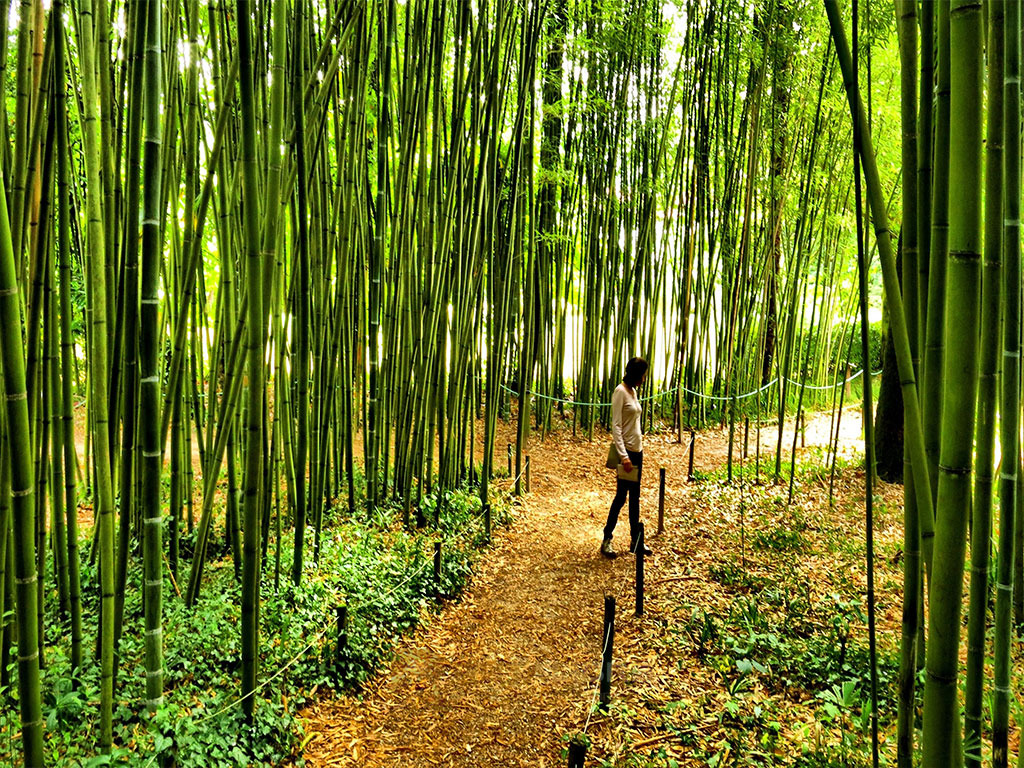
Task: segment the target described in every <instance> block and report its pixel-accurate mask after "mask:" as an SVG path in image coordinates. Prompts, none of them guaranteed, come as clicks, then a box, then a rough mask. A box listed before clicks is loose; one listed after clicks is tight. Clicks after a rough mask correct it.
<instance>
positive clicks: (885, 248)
mask: <svg viewBox="0 0 1024 768" xmlns="http://www.w3.org/2000/svg"><path fill="white" fill-rule="evenodd" d="M824 2H825V11H826V13H827V15H828V22H829V28H830V29H831V33H832V40H833V42H834V43H835V46H836V55H837V58H838V60H839V68H840V70H841V71H842V75H843V84H844V86H845V88H846V91H847V96H848V98H849V102H850V111H851V112H852V114H853V119H854V120H857V121H858V122H859V126H858V127H859V129H860V155H861V161H862V162H863V165H864V181H865V184H866V186H867V192H868V203H869V207H870V210H871V211H873V217H872V222H873V225H874V230H875V237H876V240H877V244H878V253H879V256H880V257H881V264H882V279H883V282H884V286H885V302H886V306H887V307H888V309H889V318H890V322H891V323H892V326H891V327H892V336H893V346H894V347H895V350H896V363H897V366H898V368H899V375H900V389H901V391H902V393H903V421H904V435H905V437H904V439H905V440H906V442H907V443H908V444H909V446H910V455H911V466H912V468H913V471H914V475H915V476H921V477H924V476H926V475H927V460H926V458H925V451H924V437H923V434H922V431H921V411H920V407H919V404H918V399H917V384H916V381H915V379H914V367H913V361H912V358H911V353H910V338H909V335H908V333H907V323H906V318H905V316H904V313H903V299H902V296H901V294H900V283H899V277H898V276H897V273H896V257H895V255H894V254H893V248H892V238H891V236H890V234H889V217H888V215H887V214H886V210H887V206H886V198H885V196H884V193H883V191H882V183H881V180H880V177H879V174H878V164H877V162H876V161H875V155H874V150H873V148H872V142H871V133H870V131H869V130H868V121H867V115H866V111H865V109H864V104H863V102H862V101H861V98H860V94H859V93H858V92H857V89H856V87H855V86H854V76H853V57H852V55H851V53H850V44H849V42H848V41H847V39H846V32H845V31H844V29H843V19H842V15H841V12H840V10H839V6H838V2H837V0H824ZM915 495H916V497H917V506H918V514H919V515H920V516H921V517H922V518H924V517H927V516H931V515H932V514H933V513H932V509H933V505H932V495H931V488H930V487H929V485H928V484H927V483H918V484H917V485H916V486H915Z"/></svg>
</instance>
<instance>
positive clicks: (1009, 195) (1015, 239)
mask: <svg viewBox="0 0 1024 768" xmlns="http://www.w3.org/2000/svg"><path fill="white" fill-rule="evenodd" d="M1004 11H1005V18H1004V20H1003V29H1002V32H1003V36H1004V37H1003V39H1004V50H1003V102H1002V107H1003V124H1002V128H1003V176H1002V182H1003V242H1002V246H1003V270H1002V285H1003V333H1002V340H1003V350H1002V356H1003V366H1002V367H1003V375H1002V380H1001V382H1000V393H999V443H1000V449H1001V453H1002V456H1003V457H1004V459H1003V467H1002V471H1001V472H1000V474H999V548H998V554H997V560H996V595H995V640H994V664H995V681H994V682H995V685H994V691H993V696H992V766H993V768H1007V766H1008V765H1009V744H1008V742H1009V724H1010V703H1011V697H1012V693H1011V689H1010V683H1011V681H1010V674H1011V659H1010V648H1011V645H1012V640H1013V638H1012V633H1013V604H1012V603H1013V581H1014V580H1013V571H1014V565H1015V563H1014V557H1015V554H1016V553H1015V547H1014V540H1015V537H1016V527H1017V526H1019V525H1020V521H1019V520H1016V509H1017V480H1018V478H1017V470H1018V467H1019V466H1020V461H1019V458H1018V457H1019V456H1020V438H1019V425H1020V422H1019V419H1020V280H1021V270H1020V172H1021V169H1020V37H1021V29H1020V23H1021V12H1020V0H1007V2H1006V3H1005V5H1004ZM1022 754H1024V750H1022Z"/></svg>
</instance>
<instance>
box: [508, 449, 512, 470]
mask: <svg viewBox="0 0 1024 768" xmlns="http://www.w3.org/2000/svg"><path fill="white" fill-rule="evenodd" d="M508 476H509V477H512V443H509V444H508Z"/></svg>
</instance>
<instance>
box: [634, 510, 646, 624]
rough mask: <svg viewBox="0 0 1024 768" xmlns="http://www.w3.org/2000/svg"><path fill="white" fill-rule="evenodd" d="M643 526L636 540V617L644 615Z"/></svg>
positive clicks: (642, 525) (641, 524)
mask: <svg viewBox="0 0 1024 768" xmlns="http://www.w3.org/2000/svg"><path fill="white" fill-rule="evenodd" d="M644 546H645V545H644V524H643V523H640V532H639V534H638V535H637V538H636V547H635V551H636V615H637V616H638V617H639V616H643V615H644Z"/></svg>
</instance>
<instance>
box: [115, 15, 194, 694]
mask: <svg viewBox="0 0 1024 768" xmlns="http://www.w3.org/2000/svg"><path fill="white" fill-rule="evenodd" d="M143 11H145V14H146V53H145V59H144V61H145V89H144V97H145V105H144V108H145V115H144V120H145V139H144V145H143V160H142V163H143V195H144V201H143V219H142V275H141V278H142V279H141V288H142V300H141V309H140V321H141V344H140V347H141V349H140V357H141V361H140V362H141V363H142V365H141V374H142V378H141V381H140V385H141V392H140V395H141V397H140V400H141V402H140V405H141V408H140V415H141V417H142V418H141V423H140V428H141V429H140V431H141V433H142V434H141V436H140V437H141V440H142V473H143V486H142V487H143V493H142V499H141V503H142V505H143V511H142V514H143V541H142V560H143V574H144V595H145V602H144V610H145V626H146V708H147V709H148V710H149V711H150V712H155V711H156V710H157V709H158V708H159V707H160V706H161V704H162V703H163V674H164V647H163V624H162V610H163V608H162V603H163V564H162V555H163V543H162V536H161V534H162V528H163V518H162V515H161V506H160V470H161V453H162V452H161V450H160V443H159V429H160V423H159V418H160V416H159V414H160V374H159V371H158V369H157V350H158V347H159V346H160V344H159V338H158V334H159V327H160V326H159V297H158V293H157V289H158V285H159V281H160V271H161V270H160V262H161V257H162V252H163V243H162V242H161V236H160V235H161V232H162V231H163V230H162V227H161V221H160V218H161V210H160V206H161V202H162V197H161V193H162V185H163V167H162V146H163V136H162V132H161V119H160V96H161V93H162V85H163V67H162V62H161V58H162V55H163V44H162V40H161V29H162V21H161V15H162V14H161V0H144V2H143V5H142V8H141V9H140V11H139V12H140V13H141V12H143ZM178 321H179V322H184V319H183V318H179V319H178ZM122 471H123V469H122ZM171 514H177V513H176V511H175V510H173V509H172V510H171Z"/></svg>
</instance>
